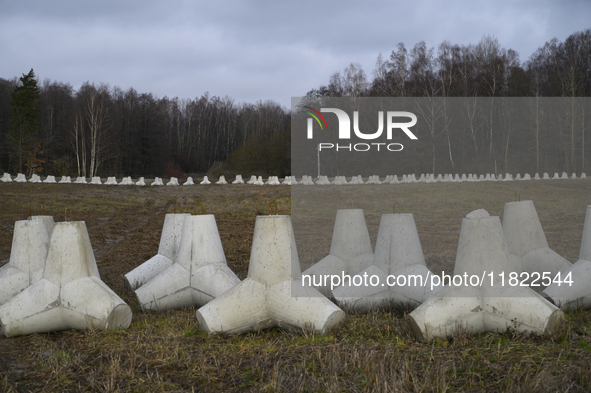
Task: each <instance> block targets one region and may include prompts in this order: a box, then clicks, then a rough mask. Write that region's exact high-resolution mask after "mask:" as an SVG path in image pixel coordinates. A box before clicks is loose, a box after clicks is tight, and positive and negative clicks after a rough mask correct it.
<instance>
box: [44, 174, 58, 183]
mask: <svg viewBox="0 0 591 393" xmlns="http://www.w3.org/2000/svg"><path fill="white" fill-rule="evenodd" d="M43 183H57V182H56V181H55V176H53V175H49V176H47V177H46V178H45V180H43Z"/></svg>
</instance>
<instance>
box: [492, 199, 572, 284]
mask: <svg viewBox="0 0 591 393" xmlns="http://www.w3.org/2000/svg"><path fill="white" fill-rule="evenodd" d="M503 232H504V233H505V240H506V242H507V247H508V249H509V253H510V254H512V255H514V256H516V257H517V258H519V259H521V268H522V270H523V271H524V272H527V273H529V274H530V275H531V274H532V273H534V272H537V273H539V274H543V273H545V272H547V273H550V275H551V276H552V277H554V276H555V275H556V273H558V272H559V271H561V270H563V269H568V268H569V267H570V266H571V263H570V262H569V261H567V260H566V259H564V258H563V257H561V256H560V255H558V254H557V253H556V252H554V251H552V250H551V249H550V248H549V247H548V241H547V240H546V235H544V230H543V229H542V224H541V223H540V219H539V218H538V213H537V212H536V208H535V207H534V203H533V201H520V202H510V203H506V204H505V211H504V213H503ZM534 279H535V277H534ZM540 281H541V280H540Z"/></svg>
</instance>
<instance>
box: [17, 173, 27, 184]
mask: <svg viewBox="0 0 591 393" xmlns="http://www.w3.org/2000/svg"><path fill="white" fill-rule="evenodd" d="M14 181H15V182H17V183H26V182H27V178H26V177H25V175H24V173H18V174H17V175H16V178H15V179H14Z"/></svg>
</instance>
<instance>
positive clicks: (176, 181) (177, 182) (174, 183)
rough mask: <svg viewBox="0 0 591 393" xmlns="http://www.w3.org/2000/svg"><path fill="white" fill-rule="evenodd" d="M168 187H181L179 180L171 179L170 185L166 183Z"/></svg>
mask: <svg viewBox="0 0 591 393" xmlns="http://www.w3.org/2000/svg"><path fill="white" fill-rule="evenodd" d="M166 185H167V186H178V185H179V179H177V178H176V177H174V176H173V177H171V178H170V180H169V181H168V183H166Z"/></svg>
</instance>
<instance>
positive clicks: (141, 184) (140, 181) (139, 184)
mask: <svg viewBox="0 0 591 393" xmlns="http://www.w3.org/2000/svg"><path fill="white" fill-rule="evenodd" d="M135 185H136V186H145V185H146V181H145V180H144V177H143V176H142V177H140V179H139V180H138V181H137V182H136V183H135Z"/></svg>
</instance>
